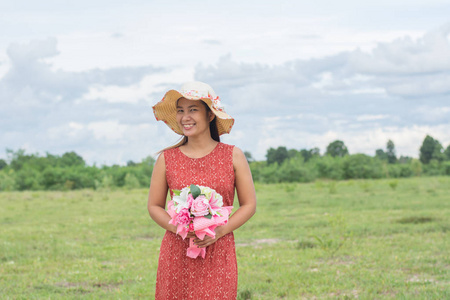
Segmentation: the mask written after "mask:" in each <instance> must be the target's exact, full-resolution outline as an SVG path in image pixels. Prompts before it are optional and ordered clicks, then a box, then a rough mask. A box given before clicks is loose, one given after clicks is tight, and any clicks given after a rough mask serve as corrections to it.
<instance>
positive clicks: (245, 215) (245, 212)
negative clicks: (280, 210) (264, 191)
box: [194, 147, 256, 247]
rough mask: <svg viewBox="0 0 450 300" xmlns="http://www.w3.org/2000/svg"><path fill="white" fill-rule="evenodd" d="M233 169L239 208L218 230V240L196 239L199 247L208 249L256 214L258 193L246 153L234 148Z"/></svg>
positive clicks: (208, 238) (206, 237)
mask: <svg viewBox="0 0 450 300" xmlns="http://www.w3.org/2000/svg"><path fill="white" fill-rule="evenodd" d="M233 167H234V173H235V180H236V191H237V195H238V200H239V208H238V209H237V210H236V211H235V212H234V214H233V215H232V216H231V217H230V219H229V220H228V223H227V224H226V225H223V226H218V227H217V228H216V238H214V239H212V238H210V237H209V236H205V239H204V240H203V241H202V240H200V239H198V238H197V239H195V240H194V242H195V243H196V244H197V245H198V246H199V247H207V246H209V245H211V244H213V243H214V242H215V241H216V240H218V239H219V238H221V237H222V236H224V235H226V234H228V233H230V232H232V231H234V230H236V229H237V228H239V227H241V226H242V225H243V224H244V223H245V222H247V221H248V220H249V219H250V218H251V217H252V216H253V215H254V214H255V212H256V193H255V186H254V184H253V179H252V173H251V172H250V167H249V165H248V162H247V159H246V157H245V155H244V153H243V152H242V150H241V149H239V148H237V147H234V148H233Z"/></svg>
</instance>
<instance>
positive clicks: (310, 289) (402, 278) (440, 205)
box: [0, 177, 450, 299]
mask: <svg viewBox="0 0 450 300" xmlns="http://www.w3.org/2000/svg"><path fill="white" fill-rule="evenodd" d="M394 186H395V187H394ZM256 190H257V196H258V209H257V213H256V215H255V216H254V217H253V218H252V219H251V220H250V221H249V222H248V223H247V224H245V225H244V226H243V227H242V228H240V229H238V230H237V231H236V232H235V238H236V251H237V257H238V267H239V288H238V289H239V290H238V298H239V299H356V298H359V299H449V298H450V274H449V273H450V257H449V249H450V244H449V237H448V235H449V231H450V196H449V195H450V177H427V178H411V179H398V180H397V179H396V180H395V183H393V181H392V180H390V179H386V180H350V181H340V182H333V181H316V182H315V183H309V184H277V185H261V184H257V185H256ZM146 201H147V190H143V189H139V190H131V191H128V190H117V191H111V192H107V191H92V190H82V191H70V192H35V191H33V192H31V191H30V192H2V193H0V298H1V299H43V298H45V299H79V298H83V299H98V298H113V299H140V298H142V299H152V298H153V295H154V285H155V277H156V268H157V261H158V254H159V246H160V243H161V239H162V236H163V234H164V231H163V230H162V229H161V228H159V227H158V226H157V225H156V224H155V223H154V222H153V221H152V220H151V219H150V217H149V216H148V213H147V209H146ZM237 205H238V204H237V201H236V202H235V206H237Z"/></svg>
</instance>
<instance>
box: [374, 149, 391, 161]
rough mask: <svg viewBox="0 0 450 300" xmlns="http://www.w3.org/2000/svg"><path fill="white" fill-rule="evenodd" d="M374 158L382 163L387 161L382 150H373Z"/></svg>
mask: <svg viewBox="0 0 450 300" xmlns="http://www.w3.org/2000/svg"><path fill="white" fill-rule="evenodd" d="M375 157H376V158H378V159H379V160H383V161H387V160H388V156H387V154H386V152H384V150H383V149H377V150H375Z"/></svg>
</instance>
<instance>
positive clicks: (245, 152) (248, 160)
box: [244, 151, 253, 163]
mask: <svg viewBox="0 0 450 300" xmlns="http://www.w3.org/2000/svg"><path fill="white" fill-rule="evenodd" d="M244 155H245V158H246V159H247V162H248V163H250V162H252V161H253V157H252V154H251V153H250V152H249V151H244Z"/></svg>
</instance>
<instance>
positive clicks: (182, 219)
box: [176, 208, 191, 226]
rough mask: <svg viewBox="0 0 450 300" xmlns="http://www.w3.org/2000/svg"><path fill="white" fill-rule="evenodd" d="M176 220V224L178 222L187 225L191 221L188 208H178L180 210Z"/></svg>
mask: <svg viewBox="0 0 450 300" xmlns="http://www.w3.org/2000/svg"><path fill="white" fill-rule="evenodd" d="M176 222H177V224H180V225H183V226H186V225H188V224H189V223H190V222H191V218H190V214H189V210H187V209H186V208H183V209H182V210H180V212H179V213H178V215H177V216H176Z"/></svg>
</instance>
